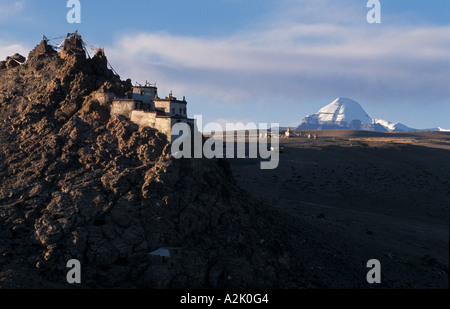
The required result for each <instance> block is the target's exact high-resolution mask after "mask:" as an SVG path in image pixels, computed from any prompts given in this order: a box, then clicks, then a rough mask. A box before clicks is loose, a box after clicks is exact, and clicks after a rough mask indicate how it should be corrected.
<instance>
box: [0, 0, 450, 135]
mask: <svg viewBox="0 0 450 309" xmlns="http://www.w3.org/2000/svg"><path fill="white" fill-rule="evenodd" d="M80 2H81V5H82V9H81V24H68V23H67V21H66V14H67V12H68V11H69V9H68V8H67V7H66V4H67V1H65V0H58V1H57V0H45V1H35V0H17V1H8V0H0V58H5V57H6V56H8V55H10V54H12V53H15V52H21V53H23V54H24V55H27V53H28V51H29V50H30V49H32V48H33V47H34V46H35V45H36V44H38V43H39V42H40V40H41V38H42V35H43V34H45V35H46V36H47V37H49V38H52V37H59V36H61V35H64V34H66V33H68V32H73V31H74V30H78V31H79V33H80V34H81V35H82V36H83V38H84V39H85V40H87V41H88V42H90V43H92V44H94V45H96V46H101V47H104V48H105V51H106V54H107V56H108V58H109V60H110V62H111V64H112V66H113V67H114V68H115V70H116V71H117V72H118V73H119V74H120V75H121V77H122V78H123V79H126V78H131V79H132V80H133V81H138V82H144V81H145V80H148V81H150V82H157V85H158V88H159V92H160V95H161V96H163V95H165V94H167V93H168V92H169V91H171V90H172V91H173V93H174V95H175V96H179V97H182V96H186V99H187V100H188V102H189V106H188V112H189V115H190V116H193V115H196V114H201V115H203V120H204V122H205V121H206V122H211V121H219V122H227V121H244V122H247V121H252V122H268V123H270V122H276V123H280V124H281V125H283V126H287V125H294V124H296V123H299V122H300V121H301V120H302V119H303V118H304V117H305V116H306V115H307V114H311V113H315V112H317V110H319V109H320V108H321V107H323V106H324V105H326V104H328V103H330V102H331V101H333V100H334V99H336V98H337V97H340V96H343V97H350V98H352V99H354V100H356V101H358V102H359V103H360V104H361V105H362V106H363V108H364V109H365V110H366V111H367V113H368V114H369V115H370V116H371V117H373V118H381V119H385V120H389V121H399V122H402V123H404V124H405V125H408V126H410V127H415V128H432V127H437V126H440V127H443V128H446V129H450V87H449V85H450V74H449V72H450V1H447V0H432V1H417V0H380V2H381V14H382V17H381V18H382V23H381V24H368V23H367V21H366V14H367V12H368V11H369V8H367V7H366V4H367V1H366V0H308V1H307V0H279V1H266V0H214V1H212V0H191V1H186V0H165V1H160V0H154V1H138V0H128V1H114V0H113V1H105V0H89V1H87V0H80Z"/></svg>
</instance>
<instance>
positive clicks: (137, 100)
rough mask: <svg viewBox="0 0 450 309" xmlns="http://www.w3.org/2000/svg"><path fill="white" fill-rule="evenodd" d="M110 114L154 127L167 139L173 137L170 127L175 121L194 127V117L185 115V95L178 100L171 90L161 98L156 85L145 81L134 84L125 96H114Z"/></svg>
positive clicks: (170, 139)
mask: <svg viewBox="0 0 450 309" xmlns="http://www.w3.org/2000/svg"><path fill="white" fill-rule="evenodd" d="M111 115H123V116H125V117H127V118H128V119H130V121H132V122H134V123H136V124H138V125H142V126H149V127H152V128H155V129H157V130H158V131H160V132H161V133H164V134H165V135H166V136H167V138H168V140H169V141H172V140H173V139H174V137H175V136H173V135H172V127H173V125H174V124H176V123H180V122H184V123H187V124H188V125H189V126H190V127H191V130H192V131H193V130H194V129H195V125H194V119H190V118H188V117H187V102H186V98H185V97H183V100H178V99H177V98H176V97H174V96H173V95H172V92H171V93H170V94H169V95H168V96H167V97H165V98H164V99H161V98H159V96H158V88H157V87H156V85H154V84H150V83H147V82H146V83H145V85H144V86H142V85H137V86H134V87H133V88H132V90H131V91H130V92H129V93H127V95H126V97H125V98H115V99H114V100H113V101H112V103H111Z"/></svg>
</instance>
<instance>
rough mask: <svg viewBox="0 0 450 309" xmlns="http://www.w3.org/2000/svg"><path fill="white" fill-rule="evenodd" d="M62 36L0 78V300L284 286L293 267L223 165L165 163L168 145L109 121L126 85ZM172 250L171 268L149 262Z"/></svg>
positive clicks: (157, 136) (259, 210)
mask: <svg viewBox="0 0 450 309" xmlns="http://www.w3.org/2000/svg"><path fill="white" fill-rule="evenodd" d="M80 40H81V38H80V37H79V36H78V35H73V36H71V37H70V38H69V39H68V40H67V41H66V44H65V47H64V49H63V50H62V51H61V52H59V53H57V52H55V51H52V50H51V47H50V46H48V45H46V43H45V41H43V42H41V44H40V45H38V46H37V47H36V48H35V49H34V50H33V51H32V52H30V55H29V59H28V61H27V62H26V63H25V64H23V65H21V66H19V67H15V68H8V69H4V70H2V71H0V179H1V180H0V287H2V288H5V287H6V288H8V287H27V288H30V287H31V288H34V287H38V288H42V287H53V288H54V287H56V288H60V287H63V288H66V287H69V285H68V284H67V282H66V273H67V271H68V270H67V268H66V263H67V261H68V260H70V259H78V260H79V261H80V262H81V265H82V274H83V275H82V278H83V279H82V284H81V287H87V288H91V287H95V288H98V287H100V288H102V287H106V288H112V287H125V288H135V287H145V288H208V287H212V288H217V287H223V288H225V287H227V288H230V287H234V288H244V287H245V288H258V287H290V286H295V280H297V278H295V277H296V275H295V271H293V269H295V267H296V266H295V265H296V264H295V262H294V260H293V259H292V258H291V257H290V256H289V254H288V253H287V250H286V248H285V247H284V246H283V245H281V244H280V243H279V242H278V239H280V237H281V233H279V232H277V230H276V228H274V227H272V228H271V221H272V218H271V216H269V215H267V214H265V213H264V212H265V210H264V207H263V206H262V205H260V204H259V205H257V204H256V202H255V201H254V200H252V199H251V198H249V196H248V195H247V194H246V193H244V192H243V191H242V190H240V189H239V188H238V187H237V185H236V184H235V182H234V180H233V177H232V174H231V172H230V169H229V167H228V166H227V164H226V162H224V161H221V160H219V161H217V162H213V161H210V160H203V159H192V160H188V159H186V160H174V159H173V158H172V157H171V156H170V144H169V143H168V141H167V139H166V137H165V135H163V134H161V133H160V132H158V131H156V130H155V129H152V128H148V127H138V126H137V125H135V124H133V123H131V122H129V121H128V120H127V119H125V118H121V117H115V116H114V117H111V116H110V110H109V106H108V104H107V102H108V100H104V101H102V102H99V100H98V99H97V98H99V97H103V96H104V95H103V94H104V93H116V94H117V95H123V94H124V93H125V92H126V91H127V90H128V89H129V87H130V82H129V81H127V82H123V81H121V80H120V78H119V77H118V76H116V75H115V74H114V73H113V72H111V71H110V70H109V69H108V67H107V61H106V56H105V55H104V52H103V51H99V52H98V53H97V55H96V56H95V57H93V58H92V59H88V58H86V56H85V55H83V54H82V49H81V48H82V44H81V42H80ZM159 248H176V250H175V251H174V252H177V254H176V256H175V255H174V256H171V257H167V256H158V255H155V254H152V252H155V251H157V250H158V249H159Z"/></svg>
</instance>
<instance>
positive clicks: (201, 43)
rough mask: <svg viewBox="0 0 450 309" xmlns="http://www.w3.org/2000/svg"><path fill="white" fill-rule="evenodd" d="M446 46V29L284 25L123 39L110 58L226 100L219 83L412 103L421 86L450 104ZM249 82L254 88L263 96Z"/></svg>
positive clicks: (238, 91) (449, 31) (449, 30)
mask: <svg viewBox="0 0 450 309" xmlns="http://www.w3.org/2000/svg"><path fill="white" fill-rule="evenodd" d="M448 42H450V27H448V26H447V27H437V26H435V27H420V28H412V27H406V26H405V27H383V28H381V27H380V29H377V30H376V31H373V28H372V29H370V28H368V27H359V28H355V27H352V26H344V25H340V26H339V25H338V26H335V25H331V24H325V23H324V24H314V25H311V24H284V25H279V26H278V27H277V28H270V29H268V30H267V31H266V30H265V29H262V30H259V31H254V32H252V33H249V32H246V33H243V34H236V35H233V36H230V37H225V38H215V39H204V38H195V37H183V36H175V35H171V34H168V33H141V34H137V35H130V36H124V37H122V38H121V39H120V40H119V41H118V42H117V44H116V45H115V46H114V47H113V48H112V50H110V56H112V57H111V58H112V60H113V61H114V62H116V63H119V62H120V61H119V57H120V58H122V55H127V57H128V59H127V61H125V62H124V63H126V67H123V68H122V72H125V73H126V74H129V75H131V76H136V77H138V78H142V77H144V76H149V75H152V76H151V77H153V76H155V77H156V78H158V79H160V78H162V80H164V81H169V80H171V81H173V82H174V83H175V84H180V86H179V87H180V88H182V89H181V90H185V89H188V88H189V89H191V90H192V89H195V88H202V89H207V91H208V92H209V93H216V92H221V93H222V94H220V95H223V93H224V92H225V93H226V91H227V90H226V88H227V87H226V86H225V85H224V82H228V83H231V84H228V85H232V86H233V87H236V88H235V92H234V96H236V95H238V96H245V94H246V93H247V92H246V89H248V88H249V87H250V88H253V87H254V86H256V88H255V89H254V90H255V91H256V92H252V95H258V94H261V95H265V94H266V93H267V88H268V85H269V84H271V83H273V81H274V79H278V80H280V79H282V80H288V79H290V80H291V83H292V82H293V81H298V83H301V85H297V86H295V87H296V88H297V89H298V87H300V88H302V89H303V90H307V92H308V93H310V94H311V92H314V91H316V92H318V91H330V90H331V91H336V90H337V89H336V88H339V86H342V87H343V88H349V87H362V89H361V90H363V91H366V90H367V92H368V93H370V92H371V90H370V89H372V87H373V86H377V87H387V88H386V90H390V91H392V92H395V88H396V89H398V90H399V91H400V92H401V95H405V93H404V92H405V91H409V92H410V93H409V94H411V95H412V96H416V94H417V93H416V90H417V87H419V86H420V87H426V88H428V89H429V90H430V94H433V93H434V94H438V93H439V92H440V96H441V99H442V98H450V95H449V90H446V89H444V88H446V87H443V86H444V85H445V84H448V83H449V82H450V77H449V76H448V74H447V72H449V70H450V45H449V43H448ZM116 59H117V61H116ZM149 69H150V71H149ZM152 71H153V72H152ZM151 73H158V75H156V74H151ZM189 76H191V78H188V77H189ZM262 76H264V78H262ZM178 77H182V78H178ZM233 80H235V81H236V82H233ZM264 80H265V81H264ZM193 83H194V84H193ZM254 83H259V87H260V89H258V86H257V85H254ZM352 83H353V84H352ZM195 84H197V85H201V86H200V87H196V85H195ZM275 84H276V83H275ZM394 85H395V87H394ZM285 86H286V87H287V88H289V87H288V86H287V84H286V85H285ZM286 87H283V88H286ZM221 89H222V91H221ZM285 90H287V89H285ZM198 91H201V89H198ZM377 91H379V89H377ZM270 92H273V90H270ZM292 94H297V93H295V91H293V92H292ZM336 95H339V93H336ZM406 95H408V94H406ZM422 95H426V94H424V93H422Z"/></svg>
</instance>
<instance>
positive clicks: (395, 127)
mask: <svg viewBox="0 0 450 309" xmlns="http://www.w3.org/2000/svg"><path fill="white" fill-rule="evenodd" d="M295 129H296V130H331V129H351V130H363V131H373V132H400V131H420V130H418V129H413V128H410V127H408V126H406V125H404V124H402V123H400V122H391V121H387V120H383V119H375V118H371V117H370V116H369V115H368V114H367V113H366V112H365V111H364V109H363V108H362V107H361V105H360V104H359V103H358V102H356V101H354V100H352V99H349V98H343V97H340V98H337V99H336V100H334V101H333V102H331V103H330V104H328V105H327V106H325V107H323V108H321V109H320V110H319V111H318V112H317V113H316V114H312V115H308V116H306V117H305V118H304V119H303V121H302V122H301V124H300V125H299V126H297V127H296V128H295ZM425 131H447V130H445V129H442V128H435V129H426V130H425Z"/></svg>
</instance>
